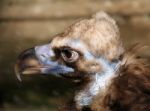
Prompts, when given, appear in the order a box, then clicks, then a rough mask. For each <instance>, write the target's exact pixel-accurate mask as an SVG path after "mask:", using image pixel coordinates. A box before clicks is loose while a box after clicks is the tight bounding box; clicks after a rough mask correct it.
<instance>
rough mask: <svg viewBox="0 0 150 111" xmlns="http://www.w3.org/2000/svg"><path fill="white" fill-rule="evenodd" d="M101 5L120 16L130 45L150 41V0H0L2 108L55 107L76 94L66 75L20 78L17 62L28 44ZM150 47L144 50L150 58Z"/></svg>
mask: <svg viewBox="0 0 150 111" xmlns="http://www.w3.org/2000/svg"><path fill="white" fill-rule="evenodd" d="M99 10H104V11H106V12H107V13H109V14H110V15H111V16H112V17H113V18H114V19H115V20H116V21H117V23H118V25H119V27H120V31H121V38H122V40H123V43H124V44H125V46H126V47H130V46H131V45H132V44H135V43H137V42H138V43H140V44H142V45H150V0H0V111H51V110H56V107H57V104H58V105H59V104H62V101H63V99H65V100H66V98H69V97H70V95H71V92H72V91H73V87H74V85H73V84H71V83H70V82H69V81H66V80H63V79H59V78H54V77H51V76H42V75H38V76H30V77H27V76H26V77H22V79H23V82H19V81H18V80H17V79H16V77H15V74H14V70H13V67H14V63H15V61H16V59H17V56H18V55H19V53H20V52H21V51H23V50H24V49H27V48H30V47H32V46H35V45H39V44H45V43H47V42H49V41H50V40H51V38H52V36H53V35H55V34H58V33H60V32H62V31H63V30H65V28H66V27H67V26H69V25H70V24H72V23H74V22H75V21H76V20H78V19H79V18H84V17H89V16H91V15H92V14H94V13H95V12H97V11H99ZM149 49H150V48H148V49H145V50H142V51H141V55H142V56H144V57H147V58H149V57H150V51H149Z"/></svg>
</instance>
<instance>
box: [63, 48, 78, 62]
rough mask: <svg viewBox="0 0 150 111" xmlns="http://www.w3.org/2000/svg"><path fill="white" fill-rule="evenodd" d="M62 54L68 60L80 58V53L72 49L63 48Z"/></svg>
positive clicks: (72, 60) (73, 60)
mask: <svg viewBox="0 0 150 111" xmlns="http://www.w3.org/2000/svg"><path fill="white" fill-rule="evenodd" d="M61 56H62V58H63V59H64V60H65V61H66V62H75V61H76V60H77V59H78V58H79V54H78V53H77V52H76V51H73V50H71V49H63V50H62V51H61Z"/></svg>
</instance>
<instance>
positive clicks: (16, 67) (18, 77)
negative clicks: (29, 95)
mask: <svg viewBox="0 0 150 111" xmlns="http://www.w3.org/2000/svg"><path fill="white" fill-rule="evenodd" d="M15 74H16V77H17V79H18V80H19V81H20V82H21V81H22V79H21V76H20V73H19V67H18V65H17V64H16V65H15Z"/></svg>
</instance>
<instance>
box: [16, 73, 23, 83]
mask: <svg viewBox="0 0 150 111" xmlns="http://www.w3.org/2000/svg"><path fill="white" fill-rule="evenodd" d="M16 77H17V79H18V80H19V81H20V82H22V79H21V76H20V74H19V73H17V74H16Z"/></svg>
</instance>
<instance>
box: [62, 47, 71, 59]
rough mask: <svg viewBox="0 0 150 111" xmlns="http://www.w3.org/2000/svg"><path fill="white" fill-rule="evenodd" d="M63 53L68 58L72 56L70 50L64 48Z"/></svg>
mask: <svg viewBox="0 0 150 111" xmlns="http://www.w3.org/2000/svg"><path fill="white" fill-rule="evenodd" d="M62 53H63V54H64V55H65V56H66V57H67V58H71V56H72V53H71V51H70V50H65V49H64V50H62Z"/></svg>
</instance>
